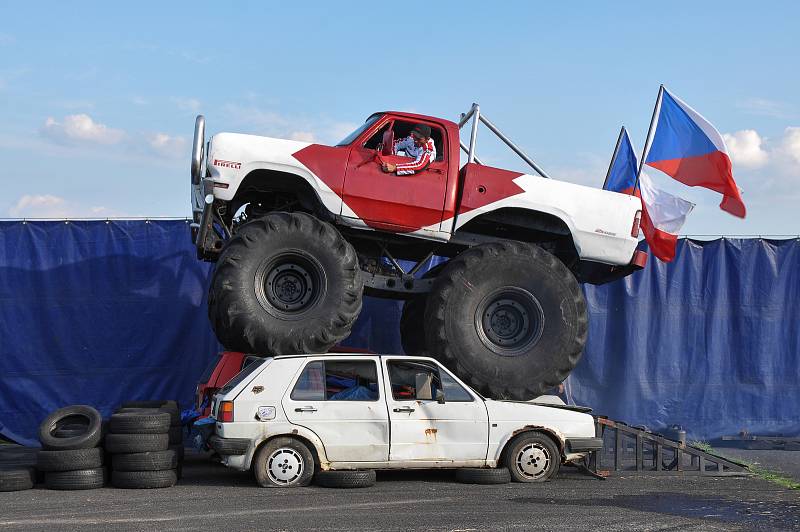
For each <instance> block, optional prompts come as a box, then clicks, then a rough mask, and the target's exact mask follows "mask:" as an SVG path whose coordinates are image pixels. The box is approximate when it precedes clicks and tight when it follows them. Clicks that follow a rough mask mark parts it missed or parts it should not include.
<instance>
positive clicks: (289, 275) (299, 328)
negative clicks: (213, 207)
mask: <svg viewBox="0 0 800 532" xmlns="http://www.w3.org/2000/svg"><path fill="white" fill-rule="evenodd" d="M362 291H363V285H362V281H361V278H360V276H359V273H358V260H357V257H356V253H355V250H354V249H353V247H352V246H351V245H350V244H349V243H348V242H347V241H346V240H345V239H344V238H343V237H342V236H341V234H339V232H338V231H337V230H336V229H335V228H334V227H333V226H331V225H330V224H327V223H325V222H322V221H320V220H318V219H316V218H314V217H313V216H310V215H308V214H304V213H291V214H290V213H286V212H275V213H270V214H268V215H266V216H264V217H262V218H259V219H257V220H253V221H252V222H248V223H247V224H246V225H244V226H243V227H242V228H241V229H239V231H238V232H237V233H236V235H235V236H234V237H233V238H231V240H230V241H229V242H228V244H227V246H226V247H225V249H224V250H223V251H222V254H221V255H220V258H219V260H218V261H217V266H216V270H215V271H214V275H213V277H212V279H211V287H210V289H209V298H208V316H209V319H210V321H211V325H212V327H213V329H214V332H215V333H216V334H217V338H218V339H219V341H220V342H221V343H222V344H223V345H224V346H225V347H227V348H228V349H232V350H236V351H242V352H246V353H261V354H272V355H283V354H298V353H324V352H326V351H327V350H328V349H329V348H330V347H331V346H333V345H334V344H336V343H337V342H339V341H341V340H343V339H344V338H346V337H347V336H348V335H349V334H350V329H351V327H352V326H353V323H354V322H355V320H356V318H357V317H358V314H359V312H360V311H361V297H362Z"/></svg>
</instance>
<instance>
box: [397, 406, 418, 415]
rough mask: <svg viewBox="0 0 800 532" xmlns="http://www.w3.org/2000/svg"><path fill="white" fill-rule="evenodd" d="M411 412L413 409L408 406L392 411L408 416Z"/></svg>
mask: <svg viewBox="0 0 800 532" xmlns="http://www.w3.org/2000/svg"><path fill="white" fill-rule="evenodd" d="M413 411H414V409H413V408H411V407H410V406H404V407H403V408H395V409H394V412H406V413H408V414H410V413H411V412H413Z"/></svg>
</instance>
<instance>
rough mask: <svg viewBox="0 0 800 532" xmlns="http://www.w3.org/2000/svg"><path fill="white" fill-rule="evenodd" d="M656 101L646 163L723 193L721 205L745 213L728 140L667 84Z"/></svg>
mask: <svg viewBox="0 0 800 532" xmlns="http://www.w3.org/2000/svg"><path fill="white" fill-rule="evenodd" d="M658 94H659V97H658V101H657V103H656V116H657V118H656V122H655V132H654V134H653V137H652V142H651V143H650V145H649V146H647V147H646V151H645V154H644V163H645V164H646V165H647V166H650V167H651V168H655V169H657V170H661V171H662V172H664V173H665V174H667V175H669V176H671V177H672V178H674V179H676V180H677V181H680V182H681V183H683V184H685V185H689V186H691V187H704V188H707V189H710V190H714V191H716V192H719V193H720V194H722V196H723V198H722V202H721V203H720V205H719V206H720V208H721V209H722V210H724V211H727V212H729V213H731V214H733V215H734V216H738V217H740V218H744V217H745V214H746V210H745V206H744V202H743V201H742V196H741V194H740V193H739V188H738V187H737V186H736V182H735V181H734V180H733V173H732V172H731V159H730V157H729V156H728V150H727V148H726V147H725V141H724V140H723V139H722V135H720V134H719V131H717V130H716V128H714V126H712V125H711V124H710V123H709V122H708V120H706V119H705V118H703V117H702V116H700V114H699V113H698V112H697V111H695V110H694V109H692V108H691V107H689V105H688V104H686V103H685V102H683V101H682V100H681V99H680V98H678V97H677V96H675V95H673V94H671V93H670V92H669V91H667V90H666V89H665V88H663V87H662V88H661V90H660V91H659V93H658Z"/></svg>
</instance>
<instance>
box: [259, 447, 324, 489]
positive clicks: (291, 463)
mask: <svg viewBox="0 0 800 532" xmlns="http://www.w3.org/2000/svg"><path fill="white" fill-rule="evenodd" d="M253 474H254V475H255V477H256V482H258V485H259V486H261V487H263V488H295V487H298V486H308V485H309V484H310V483H311V478H312V477H313V476H314V455H313V454H311V451H310V450H309V449H308V447H306V445H305V444H304V443H303V442H301V441H299V440H296V439H294V438H275V439H274V440H270V441H268V442H267V443H266V444H264V445H263V446H262V447H261V448H260V449H259V450H258V452H257V453H256V456H255V458H254V459H253Z"/></svg>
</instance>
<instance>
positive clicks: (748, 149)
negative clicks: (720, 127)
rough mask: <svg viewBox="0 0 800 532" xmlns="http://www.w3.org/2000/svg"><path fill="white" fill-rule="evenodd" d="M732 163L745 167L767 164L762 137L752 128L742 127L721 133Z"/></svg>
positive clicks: (767, 156) (758, 166) (767, 155)
mask: <svg viewBox="0 0 800 532" xmlns="http://www.w3.org/2000/svg"><path fill="white" fill-rule="evenodd" d="M722 137H723V138H724V139H725V144H726V145H727V146H728V151H730V154H731V159H732V160H733V164H735V165H739V166H743V167H745V168H760V167H762V166H764V165H765V164H767V162H768V160H769V154H768V153H767V151H766V150H765V149H764V148H763V146H762V145H763V144H764V139H763V138H762V137H761V135H759V134H758V132H757V131H755V130H754V129H743V130H741V131H737V132H736V133H732V134H729V133H725V134H724V135H722Z"/></svg>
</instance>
